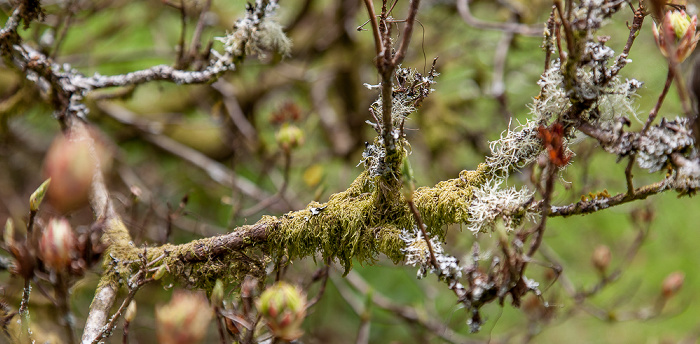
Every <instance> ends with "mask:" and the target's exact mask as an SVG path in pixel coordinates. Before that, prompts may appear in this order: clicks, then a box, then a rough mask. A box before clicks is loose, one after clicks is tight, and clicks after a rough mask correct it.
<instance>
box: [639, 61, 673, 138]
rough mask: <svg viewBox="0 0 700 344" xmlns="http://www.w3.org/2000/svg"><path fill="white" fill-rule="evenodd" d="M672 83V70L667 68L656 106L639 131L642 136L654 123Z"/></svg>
mask: <svg viewBox="0 0 700 344" xmlns="http://www.w3.org/2000/svg"><path fill="white" fill-rule="evenodd" d="M672 82H673V69H672V68H670V67H669V69H668V74H667V75H666V83H665V84H664V88H663V90H661V94H660V95H659V99H658V100H657V101H656V105H654V108H653V109H651V111H650V112H649V118H647V122H646V123H645V124H644V128H643V129H642V131H641V133H642V134H644V133H645V132H646V131H647V130H649V127H651V123H652V122H654V119H655V118H656V115H657V114H658V113H659V109H660V108H661V104H663V103H664V99H665V98H666V94H668V90H669V89H670V88H671V83H672Z"/></svg>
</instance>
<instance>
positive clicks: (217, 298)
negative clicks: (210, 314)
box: [210, 279, 224, 306]
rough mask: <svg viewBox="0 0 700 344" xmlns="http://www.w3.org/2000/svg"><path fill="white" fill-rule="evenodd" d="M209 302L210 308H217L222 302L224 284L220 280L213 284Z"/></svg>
mask: <svg viewBox="0 0 700 344" xmlns="http://www.w3.org/2000/svg"><path fill="white" fill-rule="evenodd" d="M210 300H211V304H212V306H219V305H221V302H222V301H223V300H224V282H222V281H221V280H220V279H217V280H216V283H214V289H212V290H211V298H210Z"/></svg>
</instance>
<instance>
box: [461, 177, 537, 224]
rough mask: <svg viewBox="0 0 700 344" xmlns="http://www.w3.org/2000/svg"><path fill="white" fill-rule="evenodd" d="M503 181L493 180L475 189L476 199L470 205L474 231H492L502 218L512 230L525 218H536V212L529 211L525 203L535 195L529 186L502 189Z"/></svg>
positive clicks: (470, 219) (470, 220) (470, 222)
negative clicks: (525, 207)
mask: <svg viewBox="0 0 700 344" xmlns="http://www.w3.org/2000/svg"><path fill="white" fill-rule="evenodd" d="M500 186H501V181H491V182H488V183H486V184H484V185H483V186H482V187H480V188H478V189H475V190H474V200H473V201H472V203H471V204H470V205H469V224H468V226H467V229H469V231H471V232H472V233H474V234H476V233H483V232H490V231H492V230H493V229H494V228H495V226H496V222H497V221H498V220H499V219H500V220H502V221H503V224H504V226H505V228H506V229H508V230H512V229H514V228H515V227H516V226H518V225H520V223H521V222H522V220H523V219H524V218H529V219H530V220H534V217H535V216H536V214H535V213H532V212H527V211H526V210H525V209H524V208H523V205H524V204H525V203H527V202H528V201H529V200H530V199H531V198H532V196H533V194H534V193H533V192H531V191H529V190H528V189H527V187H523V188H522V189H520V190H518V189H516V188H514V187H512V188H507V189H500Z"/></svg>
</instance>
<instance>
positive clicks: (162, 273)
mask: <svg viewBox="0 0 700 344" xmlns="http://www.w3.org/2000/svg"><path fill="white" fill-rule="evenodd" d="M166 272H167V270H166V269H165V264H163V265H161V266H160V267H158V270H156V273H154V274H153V279H154V280H156V281H157V280H159V279H161V278H163V276H165V273H166Z"/></svg>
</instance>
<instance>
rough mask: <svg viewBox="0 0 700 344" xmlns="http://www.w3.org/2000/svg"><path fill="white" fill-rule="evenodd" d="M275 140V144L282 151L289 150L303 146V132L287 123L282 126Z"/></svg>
mask: <svg viewBox="0 0 700 344" xmlns="http://www.w3.org/2000/svg"><path fill="white" fill-rule="evenodd" d="M275 138H276V139H277V144H278V145H279V146H280V147H282V149H284V150H291V149H294V148H297V147H299V146H301V145H303V144H304V132H303V131H301V129H299V128H298V127H297V126H295V125H291V124H288V123H285V124H283V125H282V128H280V130H279V131H278V132H277V135H275Z"/></svg>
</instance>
